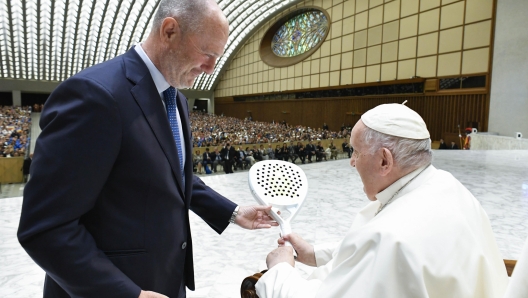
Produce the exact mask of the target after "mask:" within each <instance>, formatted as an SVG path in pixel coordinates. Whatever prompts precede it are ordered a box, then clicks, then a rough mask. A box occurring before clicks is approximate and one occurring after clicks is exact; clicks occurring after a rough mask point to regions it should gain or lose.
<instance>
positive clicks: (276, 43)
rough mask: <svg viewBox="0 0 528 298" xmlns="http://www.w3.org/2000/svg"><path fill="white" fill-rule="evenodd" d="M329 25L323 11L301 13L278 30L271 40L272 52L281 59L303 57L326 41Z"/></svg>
mask: <svg viewBox="0 0 528 298" xmlns="http://www.w3.org/2000/svg"><path fill="white" fill-rule="evenodd" d="M328 23H329V22H328V19H327V17H326V15H325V14H324V13H323V12H322V11H318V10H313V11H308V12H304V13H301V14H299V15H297V16H295V17H293V18H291V19H289V20H288V21H286V22H285V23H284V24H283V25H282V26H281V27H280V28H279V30H277V32H276V33H275V35H274V36H273V38H272V40H271V50H272V51H273V53H274V54H275V55H277V56H279V57H294V56H298V55H301V54H303V53H305V52H307V51H309V50H310V49H312V48H314V47H315V46H317V45H318V44H319V43H320V42H321V41H323V40H324V38H325V37H326V34H327V33H328Z"/></svg>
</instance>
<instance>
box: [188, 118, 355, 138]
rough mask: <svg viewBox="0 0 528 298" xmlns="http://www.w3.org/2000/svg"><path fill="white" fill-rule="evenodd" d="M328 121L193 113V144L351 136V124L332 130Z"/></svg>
mask: <svg viewBox="0 0 528 298" xmlns="http://www.w3.org/2000/svg"><path fill="white" fill-rule="evenodd" d="M323 127H325V128H328V126H326V124H322V126H321V127H320V128H310V127H306V126H302V125H297V126H292V125H289V124H287V123H286V122H281V123H279V122H277V123H273V122H271V123H270V122H259V121H252V120H251V118H246V119H244V120H241V119H237V118H233V117H225V116H218V115H213V114H207V113H203V112H192V113H191V130H192V134H193V147H214V146H220V145H222V143H226V142H229V143H231V144H232V145H234V146H238V145H245V144H267V143H277V142H295V143H296V142H299V141H317V140H326V139H341V138H347V135H349V134H350V130H351V127H350V125H348V126H344V125H343V127H342V128H341V130H340V131H330V130H328V129H323Z"/></svg>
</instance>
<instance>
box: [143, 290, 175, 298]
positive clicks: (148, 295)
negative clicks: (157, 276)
mask: <svg viewBox="0 0 528 298" xmlns="http://www.w3.org/2000/svg"><path fill="white" fill-rule="evenodd" d="M138 298H169V297H167V296H165V295H162V294H159V293H156V292H151V291H141V293H139V297H138Z"/></svg>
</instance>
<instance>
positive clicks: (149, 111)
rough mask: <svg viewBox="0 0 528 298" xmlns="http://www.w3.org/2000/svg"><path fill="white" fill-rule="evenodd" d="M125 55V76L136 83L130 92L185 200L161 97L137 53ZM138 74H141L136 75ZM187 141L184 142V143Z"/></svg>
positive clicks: (176, 156)
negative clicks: (165, 158) (167, 162)
mask: <svg viewBox="0 0 528 298" xmlns="http://www.w3.org/2000/svg"><path fill="white" fill-rule="evenodd" d="M125 55H126V56H127V58H126V59H125V63H126V66H127V68H126V73H127V77H128V78H129V79H130V80H131V81H133V82H134V83H136V85H135V86H134V87H132V89H131V93H132V95H133V96H134V98H135V100H136V102H137V104H138V105H139V107H140V108H141V110H142V111H143V115H144V116H145V118H146V119H147V122H148V124H149V126H150V128H151V129H152V131H153V132H154V135H155V137H156V139H157V140H158V142H159V144H160V146H161V148H162V150H163V152H164V153H165V156H166V157H167V160H168V161H169V164H170V166H171V169H172V172H173V174H174V176H175V177H176V181H177V185H178V188H179V190H180V194H181V197H182V199H184V200H185V193H186V192H185V187H184V185H183V179H182V175H181V173H182V171H181V170H180V163H179V160H178V152H177V149H176V143H175V142H174V136H173V135H172V131H171V129H170V124H169V120H168V117H167V112H166V111H165V109H164V107H163V104H162V102H161V98H160V97H159V94H158V92H157V89H156V86H155V85H154V81H153V80H152V77H151V76H150V73H149V71H148V69H147V67H146V66H145V65H144V63H143V61H142V60H141V58H140V57H139V55H137V53H136V52H135V50H134V49H132V50H130V51H129V52H128V53H127V54H125ZM134 55H135V56H134ZM138 74H141V75H140V76H138ZM182 125H183V123H182ZM184 131H185V126H184ZM187 143H188V142H186V144H187ZM186 147H187V146H186ZM187 152H189V151H187ZM191 171H192V169H191ZM191 175H192V172H191ZM191 178H192V177H191Z"/></svg>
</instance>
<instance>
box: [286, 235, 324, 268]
mask: <svg viewBox="0 0 528 298" xmlns="http://www.w3.org/2000/svg"><path fill="white" fill-rule="evenodd" d="M286 241H289V242H290V243H291V245H292V246H293V249H295V251H296V252H297V259H296V261H297V262H301V263H303V264H306V265H308V266H317V264H316V262H315V253H314V248H313V246H312V245H311V244H310V243H308V242H306V240H304V239H303V238H301V236H299V235H297V234H295V233H291V234H288V235H285V236H283V237H281V238H279V240H277V242H278V243H279V246H284V245H285V243H286Z"/></svg>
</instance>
